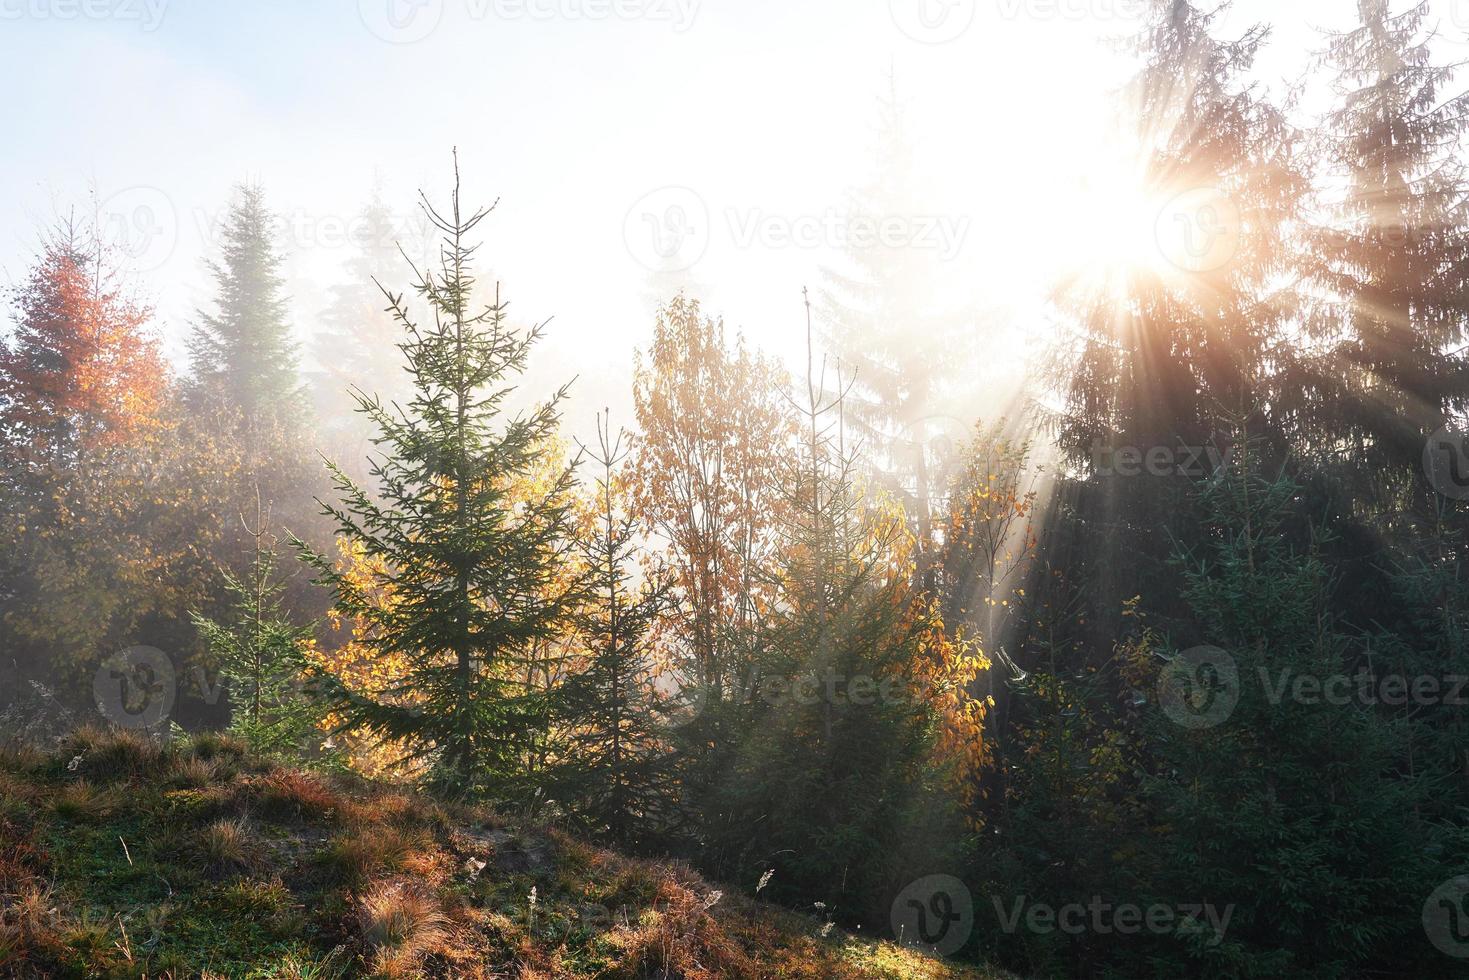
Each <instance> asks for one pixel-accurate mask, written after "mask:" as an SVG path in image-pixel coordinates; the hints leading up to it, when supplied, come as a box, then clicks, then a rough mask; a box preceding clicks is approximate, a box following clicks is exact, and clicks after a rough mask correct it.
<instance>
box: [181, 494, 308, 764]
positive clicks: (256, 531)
mask: <svg viewBox="0 0 1469 980" xmlns="http://www.w3.org/2000/svg"><path fill="white" fill-rule="evenodd" d="M240 521H241V523H242V524H244V525H245V532H246V534H247V535H249V537H250V539H251V541H252V542H253V548H252V551H253V555H252V558H251V562H250V571H249V575H248V577H247V578H244V579H241V578H237V577H235V576H234V575H232V574H231V573H230V572H229V571H228V570H225V571H224V579H225V582H224V584H225V591H226V592H227V593H228V594H229V595H230V596H231V598H232V599H233V608H232V610H231V611H232V613H233V616H232V619H231V621H229V622H228V623H221V622H219V621H217V620H214V619H211V618H209V617H207V616H204V615H201V614H200V613H197V612H196V613H195V614H194V617H193V619H194V625H195V627H196V628H197V629H198V630H199V632H200V633H201V634H202V635H203V637H204V641H205V643H206V644H207V645H208V647H209V652H210V654H211V655H212V657H213V658H214V660H215V663H216V664H217V665H218V666H219V669H220V673H221V676H222V678H223V680H224V682H225V685H226V688H227V690H228V692H229V696H230V707H231V712H232V713H231V718H230V730H231V731H233V732H235V733H237V734H238V735H240V736H241V737H243V738H244V739H245V740H246V741H247V742H249V743H250V745H251V746H252V747H253V748H255V749H256V750H258V751H261V752H267V753H279V754H284V755H299V754H300V753H301V752H303V751H304V750H305V749H306V743H307V740H308V738H309V737H310V736H311V735H313V733H314V732H315V729H316V721H317V712H316V711H315V710H314V706H313V705H312V703H311V702H310V701H309V700H308V699H307V697H306V695H305V692H304V689H303V680H304V678H305V674H306V669H307V661H306V656H305V653H304V650H303V644H304V643H305V642H306V640H307V639H308V637H309V636H310V635H311V632H312V631H311V629H310V627H301V626H296V625H294V624H292V623H291V621H290V619H289V618H288V616H287V614H286V612H285V610H284V609H283V608H282V603H281V597H282V594H283V593H284V591H285V587H284V586H283V585H282V583H281V581H280V579H279V578H278V577H277V575H276V570H275V563H276V554H275V550H274V548H273V547H272V544H271V542H270V532H269V530H268V527H269V524H270V517H269V513H268V508H262V506H261V503H260V490H259V487H256V491H255V517H254V523H253V524H251V523H250V522H249V521H247V520H246V519H245V515H243V514H241V515H240Z"/></svg>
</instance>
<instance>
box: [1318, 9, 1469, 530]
mask: <svg viewBox="0 0 1469 980" xmlns="http://www.w3.org/2000/svg"><path fill="white" fill-rule="evenodd" d="M1357 10H1358V15H1359V18H1360V23H1359V25H1358V26H1357V27H1355V28H1354V29H1352V30H1350V31H1347V32H1346V33H1343V34H1339V35H1335V36H1333V37H1331V39H1330V46H1329V49H1328V52H1327V62H1328V64H1330V65H1332V66H1334V67H1335V68H1336V69H1337V70H1338V72H1339V77H1338V80H1337V86H1336V87H1337V94H1338V102H1337V104H1336V107H1335V109H1334V110H1333V111H1332V112H1331V114H1330V115H1329V116H1328V117H1327V119H1326V122H1325V126H1324V129H1325V133H1326V137H1327V139H1326V148H1327V163H1328V164H1329V165H1330V167H1331V168H1332V173H1333V174H1334V175H1340V176H1341V177H1343V178H1345V180H1346V191H1345V194H1344V195H1343V196H1342V197H1341V198H1340V200H1339V201H1338V202H1337V207H1336V215H1335V217H1336V219H1337V220H1336V221H1335V222H1334V223H1333V224H1331V225H1330V226H1328V227H1325V228H1322V229H1320V230H1319V231H1318V233H1317V234H1316V236H1315V242H1314V244H1315V246H1316V248H1315V256H1316V258H1317V260H1318V262H1319V266H1318V267H1317V269H1316V273H1317V274H1316V280H1317V282H1318V283H1319V284H1320V286H1321V289H1322V292H1323V293H1324V294H1325V296H1326V299H1327V302H1326V304H1325V310H1324V315H1323V316H1322V317H1321V318H1320V321H1319V322H1320V328H1319V329H1320V332H1321V333H1324V334H1325V339H1326V341H1327V344H1328V347H1327V350H1326V352H1325V356H1323V357H1321V358H1318V359H1317V360H1316V361H1315V363H1314V364H1313V365H1312V368H1313V370H1311V371H1310V373H1309V374H1306V375H1305V376H1304V377H1303V378H1302V379H1301V380H1302V384H1301V385H1300V386H1299V390H1300V392H1301V398H1300V401H1301V403H1302V405H1301V413H1302V417H1303V428H1304V430H1305V431H1304V432H1303V437H1302V441H1303V442H1304V443H1305V444H1306V446H1307V447H1309V450H1310V451H1311V455H1312V457H1313V458H1315V459H1318V460H1320V461H1321V462H1323V463H1325V464H1326V465H1329V466H1331V467H1332V468H1333V469H1334V470H1336V471H1339V472H1341V473H1342V474H1343V475H1345V476H1347V478H1348V479H1350V480H1351V481H1352V483H1353V487H1352V489H1353V491H1354V495H1355V496H1356V497H1357V499H1358V500H1359V501H1360V502H1361V503H1362V504H1363V505H1368V506H1372V507H1374V508H1375V509H1377V510H1379V511H1386V512H1388V513H1393V512H1401V511H1415V512H1417V513H1418V514H1419V515H1420V517H1423V518H1428V517H1429V516H1430V512H1431V509H1432V508H1431V504H1432V490H1431V488H1430V487H1428V486H1427V474H1425V472H1424V470H1423V466H1422V460H1423V452H1424V446H1425V444H1426V441H1427V439H1428V437H1429V435H1430V434H1431V433H1433V432H1434V431H1436V430H1437V429H1438V428H1439V427H1441V426H1443V425H1444V424H1445V422H1446V421H1449V420H1455V419H1461V418H1462V417H1463V415H1464V413H1465V411H1466V410H1469V354H1466V352H1465V344H1466V339H1469V331H1466V327H1465V319H1464V315H1463V311H1464V306H1465V303H1466V301H1469V194H1466V191H1469V178H1466V170H1465V167H1464V165H1463V164H1462V163H1461V162H1460V160H1459V152H1460V148H1461V144H1462V141H1463V137H1464V134H1465V132H1466V130H1469V94H1457V95H1446V91H1447V90H1448V89H1449V86H1450V85H1451V84H1452V81H1453V78H1454V75H1455V74H1456V72H1457V70H1458V68H1459V66H1458V65H1454V64H1450V63H1446V62H1443V63H1436V62H1435V60H1434V57H1433V51H1432V50H1431V46H1430V41H1431V34H1430V33H1429V32H1428V31H1427V30H1426V29H1425V27H1424V19H1425V18H1426V17H1427V16H1428V14H1429V5H1428V4H1427V3H1426V2H1425V3H1418V4H1416V5H1413V6H1411V7H1410V8H1409V9H1407V10H1405V11H1404V12H1402V13H1400V14H1397V15H1394V14H1392V13H1391V12H1390V9H1389V4H1388V2H1387V0H1359V2H1358V4H1357Z"/></svg>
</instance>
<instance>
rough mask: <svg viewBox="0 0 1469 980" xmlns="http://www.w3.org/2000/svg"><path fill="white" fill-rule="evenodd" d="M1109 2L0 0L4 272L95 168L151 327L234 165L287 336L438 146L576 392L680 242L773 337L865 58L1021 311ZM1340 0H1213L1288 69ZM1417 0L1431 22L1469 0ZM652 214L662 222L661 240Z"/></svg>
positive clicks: (491, 256) (1345, 7) (1074, 149)
mask: <svg viewBox="0 0 1469 980" xmlns="http://www.w3.org/2000/svg"><path fill="white" fill-rule="evenodd" d="M1136 11H1137V8H1136V6H1135V4H1134V3H1133V0H891V2H889V0H783V2H777V0H360V2H359V0H320V2H314V3H313V2H302V0H251V2H248V3H244V2H241V3H225V2H203V0H0V81H3V83H4V89H5V91H6V92H7V93H8V96H7V98H6V99H5V100H4V102H3V107H0V132H3V133H4V137H3V141H4V142H3V145H4V152H3V154H0V275H3V277H4V279H5V280H6V281H14V280H15V279H16V278H17V277H19V276H20V275H21V274H22V272H23V270H24V268H25V265H26V262H27V261H28V259H29V257H30V256H31V255H32V254H33V253H34V248H35V244H36V239H37V227H38V225H41V224H44V223H47V222H48V221H49V220H50V219H51V218H52V217H53V216H54V215H56V214H57V213H58V212H60V211H62V210H64V209H65V208H66V207H68V206H70V205H72V204H77V205H79V206H85V204H86V200H87V196H86V192H87V188H88V186H89V185H91V186H95V187H96V189H97V191H98V194H99V197H100V198H101V200H102V201H103V202H104V203H103V211H104V213H105V214H107V215H108V216H109V218H110V220H112V221H113V222H114V223H117V222H121V223H122V225H119V227H122V226H123V225H126V226H128V227H129V228H130V231H131V232H132V233H133V234H134V236H135V237H134V239H133V240H134V241H135V242H144V243H145V244H143V245H141V246H140V248H139V253H140V254H139V257H138V264H139V266H140V269H139V271H140V272H141V273H142V276H143V282H144V285H145V289H146V291H147V293H148V294H149V295H150V296H152V297H153V299H154V301H155V302H156V305H157V307H158V310H159V315H160V320H161V322H162V325H163V329H164V332H165V334H166V335H167V336H168V337H169V338H170V341H171V343H172V344H173V347H172V349H173V350H175V351H177V349H178V348H177V339H178V338H179V337H181V336H182V335H183V333H184V330H185V327H186V324H187V321H188V318H189V316H190V315H191V311H192V310H193V308H194V307H195V306H196V305H197V304H198V303H200V302H202V301H203V300H204V299H205V298H206V296H207V288H206V287H207V281H206V279H205V277H204V270H203V265H202V258H203V256H204V255H206V254H208V252H209V248H210V244H211V234H212V232H211V228H212V225H213V222H214V220H215V218H216V217H217V215H218V214H219V212H220V209H221V208H222V206H223V205H224V203H225V201H226V200H227V197H228V194H229V190H230V187H231V185H232V184H233V183H235V182H237V181H239V180H241V179H243V178H251V179H257V180H259V181H261V182H263V183H264V185H265V187H266V190H267V193H268V196H269V200H270V202H271V204H272V205H273V206H274V208H275V209H276V210H278V211H279V212H280V213H281V214H282V215H283V216H284V217H285V218H286V219H287V228H288V233H287V241H286V243H285V244H286V248H287V251H288V253H289V256H290V260H289V271H290V276H291V280H292V282H291V289H292V294H293V299H294V313H295V319H296V327H297V329H298V331H299V332H300V333H301V334H302V335H303V337H304V336H306V335H308V334H309V333H310V331H311V330H312V329H313V328H314V323H315V318H316V316H317V315H318V314H319V312H320V310H321V308H322V307H323V306H324V305H325V302H326V287H327V286H329V285H330V284H332V283H333V282H336V281H338V280H339V279H340V277H341V271H340V265H341V262H342V261H343V260H344V259H345V258H347V257H348V256H349V254H350V247H349V246H348V245H347V244H346V232H347V230H348V228H349V222H351V221H353V220H354V219H355V218H356V216H357V214H358V212H359V210H360V209H361V207H362V205H363V203H364V202H365V201H366V200H367V198H368V196H369V193H370V191H371V188H372V186H373V182H374V179H375V177H376V179H378V180H380V181H381V184H382V188H383V192H384V195H385V198H386V201H387V202H388V204H389V205H390V206H391V207H394V208H395V209H397V210H398V211H399V212H401V213H402V214H403V215H405V216H407V215H410V214H411V213H412V211H411V208H412V202H413V195H414V191H415V189H416V188H417V187H419V186H423V187H425V188H427V189H428V190H429V191H430V192H431V193H433V194H436V195H439V196H440V197H442V196H443V194H444V193H445V192H446V191H447V187H448V182H449V177H450V170H449V166H450V159H449V150H450V147H451V146H454V145H456V144H457V146H458V147H459V152H460V158H461V161H462V163H463V168H464V175H465V190H466V193H467V195H468V197H469V198H470V199H471V200H477V201H488V200H490V199H493V198H494V197H497V196H498V197H499V198H500V205H499V209H498V211H497V213H496V216H495V217H493V218H492V219H491V220H490V222H489V223H487V224H486V225H485V226H484V228H485V231H486V233H487V234H486V244H485V246H484V249H483V255H484V257H485V258H486V260H487V261H488V262H489V263H490V264H491V265H492V266H493V270H494V273H495V274H496V275H497V276H498V277H499V278H500V279H501V280H503V282H504V284H505V292H506V295H507V296H508V297H509V298H510V299H511V301H512V304H513V307H512V308H513V310H514V312H515V313H516V315H517V316H518V317H520V318H524V319H530V318H535V319H539V318H543V317H546V316H551V315H553V314H554V316H555V321H554V323H553V327H552V333H551V341H550V343H549V344H548V348H547V350H548V355H547V357H548V358H550V359H553V361H554V363H550V364H545V363H543V364H542V367H547V368H549V369H552V370H561V369H562V368H563V367H564V369H565V372H566V373H572V372H580V373H581V374H582V375H583V377H584V379H586V383H585V384H584V385H583V389H584V400H585V401H586V402H589V404H586V405H585V410H586V412H587V413H590V412H592V411H594V410H595V407H596V406H597V405H598V404H600V402H601V401H602V400H604V396H603V394H602V392H603V391H604V390H610V389H613V388H616V389H620V388H622V387H625V383H626V380H625V379H626V371H627V363H628V361H629V357H630V350H631V348H632V346H633V345H634V344H639V343H642V342H643V341H644V338H645V337H646V336H647V333H648V330H649V323H650V320H649V315H648V294H649V289H650V284H649V278H648V277H649V269H648V268H647V266H648V265H650V264H656V263H658V262H664V263H671V264H673V265H676V266H683V265H690V268H689V269H688V270H687V275H689V276H690V277H692V278H693V279H695V280H697V281H699V282H701V283H704V284H706V285H707V286H708V287H709V289H710V292H711V295H712V300H713V307H714V308H715V309H716V310H718V311H721V312H723V314H724V315H725V317H726V319H727V321H728V322H729V323H731V324H733V325H736V326H740V327H742V328H744V329H745V330H746V332H747V333H748V334H749V335H750V336H751V337H752V338H754V339H755V340H757V341H758V342H759V343H761V344H763V345H765V346H767V347H771V348H775V349H779V350H789V349H790V348H791V345H792V343H793V342H794V339H795V338H796V337H797V336H798V334H799V329H798V328H799V326H800V323H801V319H800V317H801V313H800V306H799V294H800V287H801V285H802V284H804V283H810V284H812V285H815V284H816V283H817V281H818V279H819V269H820V267H821V265H822V264H823V263H824V262H828V261H830V259H831V257H832V254H833V251H834V249H835V248H837V247H839V246H840V244H841V243H840V241H837V240H836V239H838V238H840V234H841V231H842V228H843V226H842V225H841V223H840V222H839V221H835V220H834V219H833V216H834V215H836V214H838V213H839V211H840V209H841V207H842V206H843V202H844V195H845V193H846V191H847V190H848V189H849V188H850V187H852V186H853V185H855V184H858V183H860V182H861V181H862V180H863V179H864V178H865V177H866V175H867V174H868V173H869V172H870V170H871V168H872V166H873V162H872V153H871V148H872V145H873V135H874V125H875V122H876V116H877V114H876V106H877V100H876V97H877V94H878V93H879V92H881V91H883V90H884V88H885V87H886V85H887V76H888V72H889V70H890V69H891V70H892V71H893V73H894V74H895V76H896V80H897V85H898V90H899V93H900V96H901V97H902V99H903V101H904V102H905V103H906V105H907V107H908V109H909V115H910V125H911V131H912V134H913V136H914V138H915V154H916V161H917V167H918V169H919V171H920V172H921V174H922V175H923V180H922V182H921V186H922V188H923V191H924V195H925V197H926V200H925V201H924V202H923V204H922V209H923V211H924V212H925V213H924V214H923V215H921V216H920V217H921V218H922V219H923V221H922V222H921V223H919V224H915V225H914V226H913V227H912V228H911V229H910V230H909V233H911V234H913V235H914V236H915V237H916V236H923V243H924V244H922V245H921V246H920V247H931V248H935V249H937V250H938V251H939V252H940V253H941V256H942V257H943V259H944V261H945V267H946V268H948V269H951V270H952V283H953V287H954V288H955V289H956V290H962V291H964V292H966V293H968V294H970V295H972V296H973V297H974V298H975V301H976V303H978V302H998V303H1004V304H1006V305H1009V306H1013V307H1014V308H1015V309H1016V310H1017V311H1019V312H1018V313H1017V318H1018V319H1019V320H1026V319H1027V318H1033V317H1034V313H1033V311H1034V309H1035V303H1034V299H1035V296H1036V295H1037V294H1038V291H1039V288H1040V284H1041V283H1042V282H1043V281H1044V277H1045V273H1046V264H1047V261H1048V257H1053V256H1054V255H1055V254H1057V253H1058V252H1064V251H1065V248H1066V243H1067V241H1068V239H1069V238H1071V237H1073V235H1072V232H1073V231H1074V229H1076V228H1077V227H1078V224H1079V223H1080V224H1085V223H1086V221H1087V210H1088V206H1087V204H1086V202H1087V200H1088V197H1087V196H1086V194H1085V193H1083V192H1079V191H1078V186H1079V179H1080V178H1081V177H1082V176H1083V175H1084V174H1086V173H1087V171H1088V167H1089V164H1090V163H1091V162H1092V161H1093V160H1094V159H1095V157H1096V156H1097V155H1098V154H1099V153H1102V152H1104V148H1103V147H1102V145H1101V143H1102V141H1103V140H1104V135H1103V131H1102V128H1101V123H1102V116H1103V107H1104V105H1105V90H1106V88H1107V87H1108V86H1110V85H1111V84H1113V83H1114V82H1115V81H1116V80H1117V79H1118V78H1119V77H1120V75H1121V74H1122V73H1123V72H1125V71H1126V69H1127V63H1126V61H1125V60H1123V59H1122V58H1121V57H1120V56H1119V55H1117V54H1115V53H1113V52H1112V51H1110V50H1108V49H1107V48H1106V47H1105V46H1103V45H1101V44H1100V43H1099V41H1100V40H1101V39H1102V38H1104V37H1106V36H1108V35H1113V34H1123V33H1127V32H1128V31H1129V29H1130V28H1131V26H1132V25H1133V24H1135V23H1136ZM1351 11H1352V5H1351V3H1350V0H1330V2H1319V3H1306V2H1290V3H1283V2H1279V0H1276V2H1271V0H1240V2H1239V3H1237V4H1236V7H1235V10H1234V11H1233V13H1232V14H1231V19H1230V22H1231V23H1232V24H1238V25H1242V24H1244V23H1247V22H1249V21H1252V20H1255V19H1261V18H1264V19H1271V20H1273V21H1275V23H1276V37H1275V40H1274V42H1273V44H1272V46H1271V49H1270V51H1269V52H1268V53H1267V57H1266V58H1265V59H1264V61H1263V63H1262V65H1261V77H1262V79H1263V80H1264V81H1266V82H1270V83H1277V82H1279V81H1280V80H1281V79H1282V78H1283V77H1291V78H1294V77H1299V76H1300V75H1301V74H1302V73H1303V72H1304V71H1305V69H1306V67H1307V58H1306V52H1307V51H1308V50H1310V49H1313V48H1317V47H1319V42H1318V41H1317V40H1315V39H1314V37H1315V36H1314V35H1313V34H1312V33H1311V30H1310V28H1311V27H1313V26H1326V27H1336V26H1342V25H1343V24H1344V23H1345V22H1347V21H1349V20H1350V18H1351ZM1435 15H1436V17H1437V18H1438V21H1439V23H1440V27H1441V29H1442V30H1443V31H1444V32H1445V34H1446V35H1448V36H1449V37H1450V38H1451V39H1452V40H1453V41H1454V42H1455V43H1458V42H1459V41H1460V40H1461V39H1462V38H1463V37H1464V36H1465V32H1466V27H1469V0H1443V2H1442V3H1441V4H1440V5H1439V6H1438V7H1436V8H1435ZM1460 50H1462V46H1461V47H1460ZM669 188H673V190H669ZM1093 193H1095V190H1093ZM674 226H676V227H674ZM678 228H683V229H688V230H689V231H690V233H689V234H688V235H686V236H685V237H683V238H682V239H677V240H673V239H670V238H669V235H670V234H671V232H672V231H675V230H677V229H678ZM833 229H835V230H833ZM660 235H661V236H662V237H659V236H660ZM139 236H141V237H139ZM792 239H795V240H794V241H793V240H792ZM670 241H673V243H674V244H676V245H677V247H673V245H670ZM660 246H661V247H663V250H664V253H665V254H663V255H660V253H659V251H658V249H659V247H660ZM1016 329H1017V330H1018V331H1020V332H1021V333H1022V334H1023V333H1024V332H1026V331H1029V330H1033V329H1034V324H1032V323H1019V324H1017V325H1016Z"/></svg>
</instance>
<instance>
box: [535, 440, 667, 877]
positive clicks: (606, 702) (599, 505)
mask: <svg viewBox="0 0 1469 980" xmlns="http://www.w3.org/2000/svg"><path fill="white" fill-rule="evenodd" d="M606 419H607V416H602V417H599V418H598V419H597V435H598V446H597V448H595V449H592V448H590V447H584V453H585V454H586V456H587V457H588V458H590V459H591V460H592V461H593V462H595V463H596V464H597V465H598V466H599V467H601V470H602V473H601V475H600V476H598V477H597V480H596V487H595V491H596V501H595V504H596V512H595V514H594V515H593V527H592V528H590V529H589V530H588V532H587V533H586V535H585V537H584V540H583V542H582V549H583V552H584V555H585V560H586V564H587V568H588V569H589V574H588V582H587V586H588V591H589V595H588V597H587V602H586V605H585V609H584V610H583V612H582V614H581V615H580V617H579V619H580V623H579V625H580V629H581V634H582V637H583V640H584V642H585V644H586V647H587V655H586V663H585V665H584V666H583V667H581V668H580V669H579V670H577V671H576V672H575V673H574V674H573V675H572V676H570V677H568V678H567V680H566V684H565V691H564V696H563V705H562V719H561V720H562V721H563V722H564V724H565V727H566V740H567V743H568V744H567V749H566V752H567V758H566V761H565V763H564V764H563V766H562V767H561V769H562V772H561V776H560V778H559V780H558V782H559V791H560V794H561V796H562V799H563V800H564V801H565V803H566V805H567V806H568V808H569V809H571V811H572V812H573V813H574V814H576V816H577V817H578V818H579V819H581V820H583V821H584V822H586V824H587V825H588V826H589V827H590V828H591V829H592V830H593V832H595V833H597V834H600V835H604V836H606V837H607V838H609V839H610V840H612V841H615V842H616V843H618V844H619V845H621V846H624V847H632V848H638V847H639V846H640V845H643V844H645V843H646V842H647V841H648V840H649V839H651V838H653V837H654V836H656V835H657V834H658V833H659V832H660V831H666V830H667V829H668V827H669V826H670V824H671V822H672V812H671V811H672V808H673V806H674V803H675V797H674V790H675V788H676V787H675V786H674V783H673V779H674V772H673V768H672V765H671V755H670V752H669V748H668V741H667V737H666V735H667V733H666V732H665V731H663V730H662V724H661V721H660V717H661V716H662V715H663V713H664V711H665V706H664V704H663V703H662V702H663V700H664V699H663V698H661V697H660V696H659V694H658V691H657V688H656V686H655V673H656V664H655V662H654V658H653V653H652V650H651V648H650V647H651V634H652V632H653V629H654V626H655V624H656V622H657V619H658V617H659V616H661V615H663V613H664V612H665V611H666V610H667V608H668V605H669V599H670V596H669V580H668V576H667V575H666V573H665V572H664V570H663V569H661V568H659V567H657V566H654V567H653V568H651V569H649V571H648V573H647V574H646V576H645V577H644V578H643V581H642V582H641V584H638V583H635V582H634V581H633V579H634V569H633V565H634V558H635V552H636V549H637V547H638V543H639V542H640V541H641V540H643V538H644V532H643V531H642V529H641V528H640V527H639V525H638V523H637V521H636V520H634V519H633V518H632V517H630V516H628V515H627V514H626V513H625V511H624V510H623V507H622V504H621V503H620V500H621V498H622V496H623V494H624V493H625V490H624V487H623V486H622V483H623V480H622V477H621V474H620V473H619V464H620V463H621V462H622V460H623V459H624V457H625V456H626V455H627V449H626V448H625V440H624V434H623V433H622V432H621V431H620V430H619V431H618V433H617V434H616V435H615V436H614V435H612V434H611V432H610V426H611V423H610V421H609V420H606Z"/></svg>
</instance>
